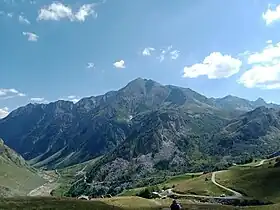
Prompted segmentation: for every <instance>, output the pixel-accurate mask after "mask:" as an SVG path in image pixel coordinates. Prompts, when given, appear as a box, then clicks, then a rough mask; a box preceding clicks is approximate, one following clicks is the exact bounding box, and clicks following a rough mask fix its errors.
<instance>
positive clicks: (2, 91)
mask: <svg viewBox="0 0 280 210" xmlns="http://www.w3.org/2000/svg"><path fill="white" fill-rule="evenodd" d="M24 96H26V94H24V93H21V92H19V91H18V90H16V89H14V88H11V89H6V88H0V99H2V100H3V99H9V98H14V97H24Z"/></svg>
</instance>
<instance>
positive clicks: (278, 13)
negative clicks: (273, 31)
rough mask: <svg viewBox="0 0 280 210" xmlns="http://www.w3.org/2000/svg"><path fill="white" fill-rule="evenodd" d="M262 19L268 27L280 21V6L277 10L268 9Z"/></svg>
mask: <svg viewBox="0 0 280 210" xmlns="http://www.w3.org/2000/svg"><path fill="white" fill-rule="evenodd" d="M262 18H263V19H264V20H265V22H266V25H270V24H272V23H273V22H275V21H279V20H280V5H278V6H276V8H275V10H272V9H271V8H268V9H267V10H266V12H264V13H263V15H262Z"/></svg>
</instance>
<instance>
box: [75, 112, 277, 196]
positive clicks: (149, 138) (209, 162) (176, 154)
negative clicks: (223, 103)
mask: <svg viewBox="0 0 280 210" xmlns="http://www.w3.org/2000/svg"><path fill="white" fill-rule="evenodd" d="M279 149H280V111H279V110H275V109H272V108H266V107H259V108H257V109H255V110H253V111H250V112H248V113H245V114H243V115H241V116H238V117H236V118H235V119H233V120H231V121H229V122H227V123H226V124H224V121H223V120H221V119H219V118H217V117H216V118H215V115H203V114H201V115H200V116H199V117H197V118H196V119H194V118H193V116H191V115H188V113H184V112H177V111H173V112H171V111H156V112H153V113H150V114H149V115H145V116H143V117H142V118H140V119H139V125H138V126H136V127H135V128H134V132H132V133H131V135H130V136H128V137H127V138H126V139H125V141H123V142H122V143H121V144H120V145H119V146H118V147H117V148H116V149H115V150H113V151H112V152H110V153H108V154H106V155H105V156H104V157H103V158H102V159H100V160H99V161H98V162H97V163H96V164H95V165H94V166H93V167H92V168H91V169H90V170H89V171H88V174H87V183H84V182H82V183H76V184H75V185H73V186H72V188H71V189H70V195H72V196H76V195H78V194H81V193H86V194H92V193H93V194H94V195H99V194H102V193H104V192H105V193H112V194H117V193H119V192H120V191H121V190H122V189H125V188H130V187H138V186H139V185H140V186H141V184H139V183H143V180H145V179H148V180H147V183H146V184H149V183H154V182H157V181H162V180H160V179H158V178H156V180H153V179H150V178H151V177H160V176H162V177H163V176H164V175H172V173H183V172H192V171H196V172H197V171H208V170H210V171H211V170H220V169H223V168H226V167H228V166H229V165H231V164H233V163H243V162H246V161H248V160H250V159H251V158H253V157H264V156H266V155H268V154H271V153H272V152H273V151H276V150H279ZM160 174H161V175H160ZM98 183H102V185H99V184H98ZM106 183H107V184H106ZM97 189H98V190H97Z"/></svg>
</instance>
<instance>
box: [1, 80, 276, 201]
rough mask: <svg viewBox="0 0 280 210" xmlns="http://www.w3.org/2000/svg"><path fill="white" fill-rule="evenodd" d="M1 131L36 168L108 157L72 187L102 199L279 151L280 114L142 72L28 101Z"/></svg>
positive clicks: (260, 102)
mask: <svg viewBox="0 0 280 210" xmlns="http://www.w3.org/2000/svg"><path fill="white" fill-rule="evenodd" d="M0 134H1V135H2V136H3V137H4V138H5V141H6V142H5V143H6V144H7V145H8V146H9V147H11V148H13V149H14V150H15V151H17V152H18V153H19V154H21V155H23V157H24V158H25V159H27V160H28V161H29V162H30V163H31V164H32V165H33V166H36V167H44V168H47V169H54V168H55V169H62V168H64V167H67V166H70V165H73V164H78V163H82V162H85V161H88V160H91V159H95V158H97V157H102V158H100V159H98V160H97V161H96V162H94V164H92V165H90V166H89V167H88V168H87V169H86V172H85V174H84V175H83V177H80V176H77V177H76V178H75V181H71V183H72V184H71V187H70V189H69V190H68V193H67V195H69V196H77V195H81V194H86V195H94V196H96V197H98V196H101V195H106V194H111V195H117V194H119V193H121V192H122V191H123V190H125V189H131V188H136V187H142V186H146V185H155V184H159V183H162V182H164V181H166V179H167V178H168V177H170V176H174V175H177V174H182V173H187V172H197V171H202V172H210V171H215V170H221V169H226V168H228V167H229V166H231V165H233V164H235V163H238V164H239V163H245V162H247V161H248V160H250V159H251V158H252V157H256V158H261V157H264V156H267V155H269V154H271V153H273V152H275V151H279V150H280V141H279V138H280V112H279V106H278V105H275V104H268V103H266V102H265V101H263V100H262V99H258V100H256V101H248V100H246V99H241V98H238V97H234V96H226V97H224V98H219V99H214V98H207V97H205V96H203V95H201V94H199V93H197V92H195V91H193V90H191V89H189V88H182V87H176V86H172V85H161V84H159V83H157V82H155V81H153V80H147V79H142V78H138V79H135V80H133V81H131V82H130V83H128V84H127V85H126V86H125V87H123V88H121V89H120V90H117V91H110V92H108V93H106V94H104V95H100V96H92V97H88V98H83V99H81V100H80V101H79V102H77V103H75V104H74V103H72V102H69V101H62V100H60V101H56V102H52V103H50V104H28V105H27V106H24V107H20V108H19V109H16V110H14V111H13V112H11V113H10V114H9V115H8V116H7V117H6V118H4V119H2V120H0ZM66 188H69V187H68V186H67V187H66Z"/></svg>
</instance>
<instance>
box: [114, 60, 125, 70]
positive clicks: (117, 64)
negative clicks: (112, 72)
mask: <svg viewBox="0 0 280 210" xmlns="http://www.w3.org/2000/svg"><path fill="white" fill-rule="evenodd" d="M113 65H114V66H115V67H116V68H117V69H124V68H125V67H126V66H125V63H124V60H120V61H116V62H115V63H113Z"/></svg>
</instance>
